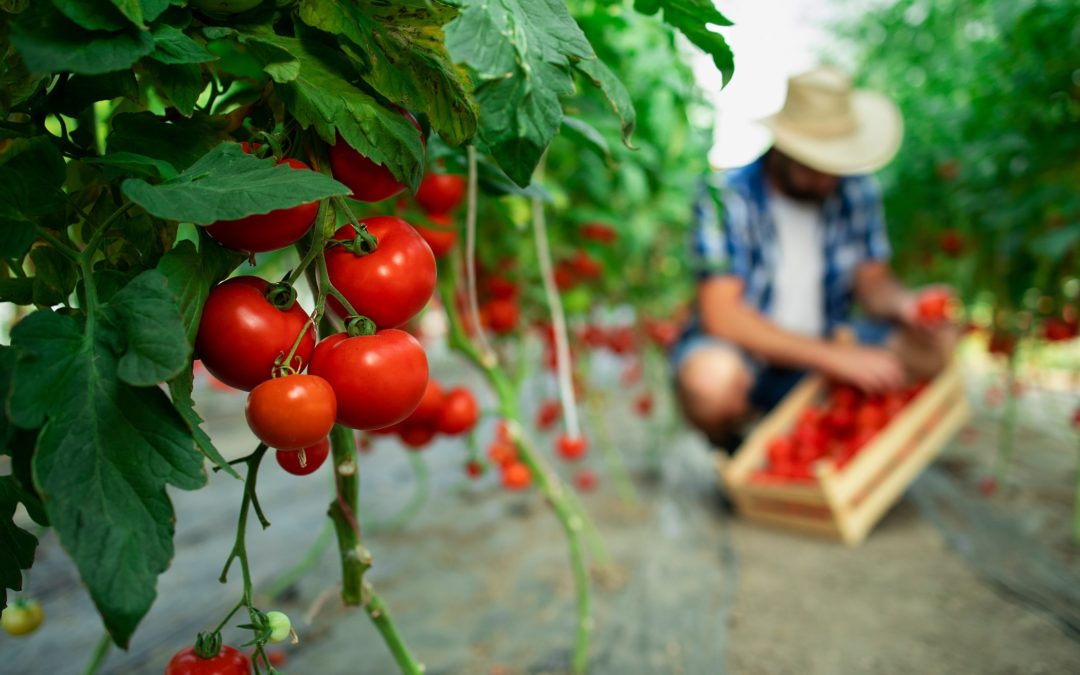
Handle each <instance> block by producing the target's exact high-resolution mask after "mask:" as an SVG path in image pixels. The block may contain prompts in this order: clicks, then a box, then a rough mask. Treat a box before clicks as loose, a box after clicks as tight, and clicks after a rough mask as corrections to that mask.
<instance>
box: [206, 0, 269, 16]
mask: <svg viewBox="0 0 1080 675" xmlns="http://www.w3.org/2000/svg"><path fill="white" fill-rule="evenodd" d="M262 1H263V0H191V4H192V5H193V6H195V7H198V8H199V9H201V10H202V11H204V12H208V13H210V14H239V13H240V12H246V11H248V10H249V9H251V8H253V7H256V6H258V5H259V4H261V3H262Z"/></svg>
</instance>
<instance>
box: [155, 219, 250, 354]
mask: <svg viewBox="0 0 1080 675" xmlns="http://www.w3.org/2000/svg"><path fill="white" fill-rule="evenodd" d="M199 246H200V249H201V250H199V251H196V250H195V244H193V243H192V242H190V241H182V242H180V243H178V244H177V245H176V246H175V247H174V248H173V249H172V250H171V251H169V252H168V253H166V254H165V255H163V256H161V260H159V261H158V264H157V270H158V272H160V273H161V274H163V275H164V276H165V278H166V279H168V283H169V290H170V291H172V294H173V296H175V298H176V302H177V306H178V307H179V309H180V318H181V321H182V322H183V325H184V330H183V334H184V335H185V336H186V338H187V341H188V344H189V345H191V346H194V345H195V334H196V333H197V332H198V331H199V317H201V316H202V308H203V305H204V304H205V303H206V297H207V296H208V295H210V289H212V288H213V287H214V286H215V285H217V283H218V282H219V281H221V280H222V279H224V278H225V277H227V276H229V273H230V272H232V271H233V270H234V269H236V266H237V265H239V264H240V261H241V260H243V256H241V255H240V254H238V253H236V252H235V251H230V250H229V249H227V248H225V247H224V246H220V245H219V244H217V243H216V242H214V241H212V240H211V239H210V238H209V237H207V236H203V237H201V240H200V243H199Z"/></svg>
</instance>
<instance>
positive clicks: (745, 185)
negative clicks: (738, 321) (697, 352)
mask: <svg viewBox="0 0 1080 675" xmlns="http://www.w3.org/2000/svg"><path fill="white" fill-rule="evenodd" d="M766 196H767V195H766V190H765V171H764V157H761V158H758V159H757V160H756V161H754V162H753V163H752V164H749V165H747V166H744V167H742V168H739V169H735V170H733V171H730V172H728V173H726V174H724V175H723V176H721V175H720V174H712V175H710V176H709V177H707V178H706V179H705V180H704V181H703V182H702V185H701V189H700V192H699V196H698V199H697V201H696V203H695V205H694V229H693V240H692V245H691V269H693V271H694V273H695V274H696V275H697V278H698V280H699V281H703V280H705V279H707V278H709V277H712V276H716V275H725V274H730V275H734V276H736V277H738V278H739V279H741V280H742V281H743V282H744V290H743V300H744V301H745V302H746V303H747V304H748V305H750V306H751V307H754V308H756V309H757V310H759V311H760V312H762V313H763V314H766V315H768V314H769V310H770V309H771V306H772V285H773V278H774V276H775V275H774V270H775V267H776V259H777V240H776V226H775V224H774V223H773V221H772V216H771V215H770V213H769V209H768V206H767V204H766ZM822 215H823V216H824V222H825V238H824V239H825V251H824V253H825V275H824V278H823V279H822V283H823V284H824V289H823V290H824V292H823V294H822V295H823V297H824V305H825V306H824V307H822V312H824V316H825V329H826V331H827V332H829V333H831V332H832V330H833V329H834V328H835V327H836V325H837V324H840V323H844V322H845V321H847V319H848V317H849V315H850V314H851V308H852V304H853V296H854V277H855V269H856V268H857V267H858V266H859V264H860V263H863V262H866V261H868V260H887V259H888V258H889V255H890V248H889V240H888V237H887V235H886V232H885V219H884V215H883V212H882V207H881V192H880V189H879V188H878V185H877V183H876V181H875V180H874V179H873V178H871V177H870V176H850V177H844V178H841V179H840V184H839V186H838V187H837V189H836V191H834V192H833V193H832V194H831V195H830V196H829V197H828V198H827V199H826V200H825V202H824V203H823V204H822ZM695 319H696V317H695ZM693 323H694V324H697V323H698V321H696V320H695V321H694V322H693ZM695 328H699V327H698V326H695Z"/></svg>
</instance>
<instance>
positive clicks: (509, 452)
mask: <svg viewBox="0 0 1080 675" xmlns="http://www.w3.org/2000/svg"><path fill="white" fill-rule="evenodd" d="M487 456H488V460H489V461H490V462H491V464H492V466H494V467H496V468H497V469H498V470H499V478H500V480H501V481H502V485H503V487H504V488H506V489H507V490H514V491H517V490H524V489H525V488H527V487H529V485H531V484H532V478H533V476H532V471H530V470H529V467H528V465H527V464H525V463H524V462H522V461H521V457H520V455H519V454H518V450H517V445H516V444H515V443H514V439H513V438H512V437H511V436H510V429H509V427H507V425H506V422H504V421H502V420H499V423H498V424H497V425H496V426H495V438H494V439H493V440H492V441H491V444H490V445H488V448H487ZM466 471H467V472H468V473H469V475H470V476H478V475H479V474H480V473H481V472H482V470H481V469H480V466H479V464H478V463H476V462H470V463H469V464H468V466H467V467H466Z"/></svg>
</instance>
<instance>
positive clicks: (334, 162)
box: [330, 110, 423, 202]
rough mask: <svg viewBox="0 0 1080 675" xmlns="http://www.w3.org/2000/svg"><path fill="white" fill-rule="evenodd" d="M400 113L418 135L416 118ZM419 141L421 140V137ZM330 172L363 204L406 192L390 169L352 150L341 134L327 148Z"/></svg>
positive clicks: (418, 129) (418, 127)
mask: <svg viewBox="0 0 1080 675" xmlns="http://www.w3.org/2000/svg"><path fill="white" fill-rule="evenodd" d="M401 113H402V114H403V115H405V117H406V118H407V119H408V120H409V121H410V122H412V125H413V126H414V127H416V131H417V133H420V125H419V123H417V121H416V118H415V117H413V116H412V115H410V114H409V113H408V112H406V111H404V110H402V111H401ZM420 139H421V140H423V136H421V137H420ZM330 171H331V173H333V174H334V178H336V179H337V180H339V181H341V182H342V183H344V184H345V186H346V187H348V188H349V189H350V190H352V196H353V197H355V198H356V199H359V200H360V201H363V202H381V201H382V200H384V199H389V198H390V197H393V196H394V195H397V194H400V193H401V191H402V190H404V189H405V186H404V185H402V184H401V183H399V182H398V180H397V179H396V178H394V174H392V173H391V172H390V169H387V168H386V167H385V166H383V165H382V164H376V163H375V162H373V161H371V160H370V159H368V158H367V157H365V156H364V155H361V154H360V153H359V152H357V151H356V150H353V149H352V148H351V147H349V144H348V143H346V142H345V140H344V139H343V138H342V137H341V135H340V134H339V135H338V137H337V140H336V142H335V143H334V144H333V145H332V146H330Z"/></svg>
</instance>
